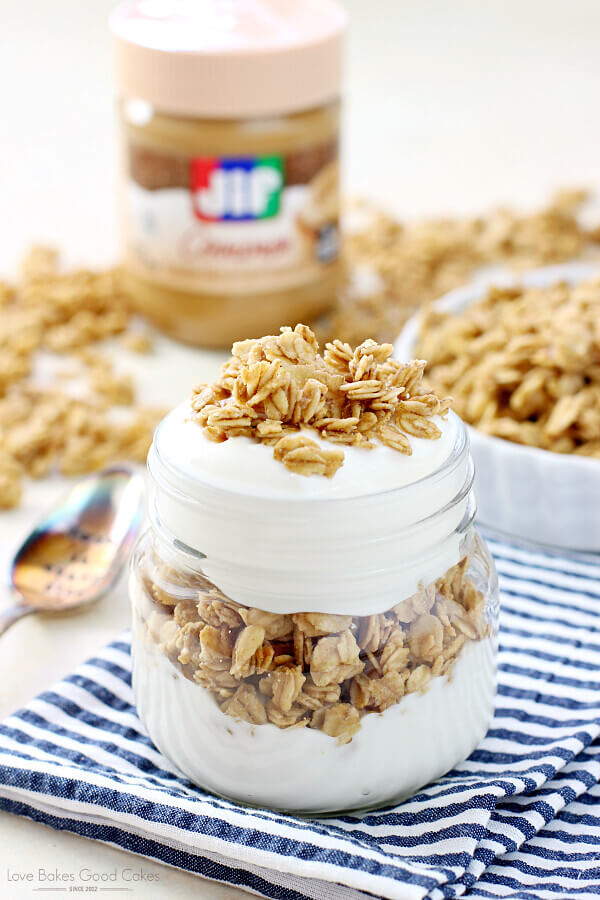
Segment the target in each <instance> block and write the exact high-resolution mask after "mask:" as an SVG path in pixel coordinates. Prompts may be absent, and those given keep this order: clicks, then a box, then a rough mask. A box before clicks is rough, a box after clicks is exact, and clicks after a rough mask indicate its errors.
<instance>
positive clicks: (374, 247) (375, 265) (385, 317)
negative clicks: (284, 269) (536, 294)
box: [313, 190, 600, 344]
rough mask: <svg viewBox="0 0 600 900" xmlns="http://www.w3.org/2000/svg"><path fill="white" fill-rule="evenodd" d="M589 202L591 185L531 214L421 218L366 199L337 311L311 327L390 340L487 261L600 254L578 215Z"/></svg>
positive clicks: (355, 339)
mask: <svg viewBox="0 0 600 900" xmlns="http://www.w3.org/2000/svg"><path fill="white" fill-rule="evenodd" d="M586 200H587V192H586V191H582V190H566V191H561V192H560V193H558V194H557V195H556V196H555V197H554V198H553V199H552V201H551V202H550V204H549V205H548V206H547V207H546V208H544V209H542V210H540V211H538V212H534V213H531V214H528V215H518V214H517V213H516V212H514V211H511V210H509V209H498V210H495V211H492V212H490V213H488V214H486V215H482V216H477V217H475V218H471V219H460V218H443V219H442V218H437V219H429V220H426V221H423V222H416V223H412V222H407V223H405V222H401V221H399V220H398V219H397V218H395V217H394V216H392V215H389V214H387V213H384V212H382V211H381V210H377V209H373V208H372V207H370V206H369V205H368V204H362V206H361V207H360V208H359V209H358V212H359V214H361V215H360V218H361V220H363V221H361V223H360V225H359V227H358V228H356V229H354V230H352V229H350V231H349V233H348V234H347V235H346V237H345V252H346V261H347V268H348V271H349V279H348V282H347V284H346V286H345V288H344V290H343V291H342V292H341V293H340V296H339V297H338V299H337V302H336V304H335V306H334V308H333V310H332V312H331V313H330V314H329V315H328V316H326V317H325V318H323V319H321V320H319V322H318V323H316V324H315V325H314V326H313V327H314V328H315V331H316V332H317V335H318V337H319V340H320V341H322V342H325V341H326V340H330V339H331V336H332V335H334V336H336V337H339V338H341V339H342V340H344V341H348V342H349V343H351V344H359V343H360V342H361V341H363V340H364V339H365V338H366V337H373V338H375V339H377V340H378V341H393V340H395V339H396V337H397V336H398V334H399V333H400V331H401V329H402V326H403V325H404V323H405V322H406V320H407V319H408V318H409V317H410V316H411V315H412V314H413V313H414V312H415V310H416V309H418V307H419V306H420V305H421V304H422V303H426V302H427V301H430V300H435V299H437V298H438V297H441V296H442V294H444V293H446V291H449V290H452V289H453V288H456V287H459V286H460V285H462V284H465V283H466V282H468V281H469V280H470V279H471V277H472V275H473V273H474V272H475V271H476V270H477V269H479V268H481V267H483V266H489V265H499V264H500V265H504V266H507V267H508V268H512V269H517V270H523V269H526V268H534V267H536V266H543V265H548V264H549V263H559V262H565V261H566V260H570V259H576V258H577V259H581V258H582V257H585V256H586V255H590V254H592V253H595V254H596V256H597V254H598V246H597V245H598V244H599V243H600V229H599V228H598V227H595V228H591V229H588V228H587V227H586V226H585V225H584V224H583V223H582V222H581V220H580V212H581V208H582V206H583V204H584V202H585V201H586ZM365 213H366V215H365ZM350 224H351V223H350ZM361 269H364V270H367V271H369V272H370V273H371V275H372V276H374V277H371V278H369V279H368V280H369V282H372V281H375V284H374V285H371V284H369V286H368V289H367V290H362V289H360V290H358V289H357V288H356V286H355V285H354V283H353V282H354V274H355V272H356V271H357V270H361Z"/></svg>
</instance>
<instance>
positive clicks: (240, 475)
mask: <svg viewBox="0 0 600 900" xmlns="http://www.w3.org/2000/svg"><path fill="white" fill-rule="evenodd" d="M190 415H191V410H190V407H189V405H188V404H183V405H182V406H179V407H177V408H176V409H175V410H174V411H173V412H172V413H171V414H170V415H168V416H167V418H166V419H165V420H164V421H163V422H162V423H161V425H160V426H159V428H158V430H157V433H156V436H155V441H154V444H153V447H152V449H151V451H150V455H149V457H148V465H149V468H150V472H151V474H152V476H153V482H154V487H155V492H154V497H153V500H152V503H153V510H152V511H153V515H154V516H155V518H156V519H157V520H158V528H159V530H161V531H162V532H163V533H166V534H168V535H170V537H171V541H172V542H173V541H177V542H178V543H179V544H184V545H186V546H188V547H190V548H193V550H194V551H197V552H200V553H201V554H203V555H204V557H205V558H204V559H203V561H202V564H201V565H202V570H203V572H204V573H205V575H206V576H207V577H208V578H210V579H211V580H212V581H213V582H214V583H215V584H216V585H217V586H218V587H219V588H220V589H221V590H222V591H223V592H224V593H225V594H227V596H229V597H231V598H232V599H234V600H236V601H237V602H239V603H242V604H244V605H245V606H256V607H258V608H259V609H265V610H268V611H270V612H280V613H290V612H298V611H299V610H303V611H312V612H331V613H341V614H348V615H371V614H374V613H377V612H384V611H386V610H388V609H390V607H392V606H394V605H395V604H396V603H398V602H400V600H402V599H404V598H406V597H408V596H410V595H411V594H413V593H414V592H415V591H416V590H417V589H418V587H419V584H420V583H424V584H427V583H429V582H431V581H433V580H435V579H436V578H438V577H440V576H441V575H443V574H444V573H445V572H446V571H447V570H448V569H449V568H450V567H451V566H453V565H455V563H457V562H458V561H459V559H460V553H461V547H460V540H461V535H460V533H458V532H457V528H458V526H459V523H460V522H461V521H462V520H463V519H464V518H465V516H467V517H468V514H469V510H470V506H469V503H470V501H469V498H468V496H467V489H468V487H469V486H470V478H471V475H472V470H471V463H470V459H469V454H468V446H467V441H466V437H465V431H464V426H463V425H462V423H461V422H460V420H459V419H458V418H457V417H456V416H455V415H453V414H450V415H449V416H448V419H447V420H442V419H439V420H436V421H437V422H438V424H439V427H440V429H441V432H442V434H441V437H440V438H439V439H438V440H423V439H419V438H411V443H412V446H413V453H412V455H411V456H406V455H404V454H402V453H399V452H397V451H395V450H391V449H390V448H389V447H385V446H383V445H379V446H376V447H375V448H374V449H372V450H365V449H360V448H356V447H345V448H344V455H345V459H344V464H343V465H342V466H341V468H340V469H339V470H338V471H337V472H336V474H335V475H334V476H333V478H325V477H323V476H319V475H311V476H309V477H304V476H302V475H298V474H296V473H294V472H290V471H289V470H288V469H286V467H285V466H284V465H283V464H282V463H280V462H278V461H276V460H275V459H274V458H273V448H272V447H268V446H265V445H263V444H259V443H255V442H253V441H252V440H250V439H247V438H231V439H230V440H228V441H225V442H224V443H221V444H217V443H214V442H213V441H210V440H209V439H208V438H207V437H206V436H205V434H204V432H203V430H202V428H201V427H200V425H198V424H197V423H196V422H193V421H191V419H190ZM310 434H311V436H313V432H310ZM324 443H326V442H324ZM327 446H330V447H331V446H334V445H332V444H327ZM163 552H164V553H167V554H168V548H164V551H163ZM173 562H174V564H176V560H174V561H173Z"/></svg>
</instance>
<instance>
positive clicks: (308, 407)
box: [192, 325, 450, 478]
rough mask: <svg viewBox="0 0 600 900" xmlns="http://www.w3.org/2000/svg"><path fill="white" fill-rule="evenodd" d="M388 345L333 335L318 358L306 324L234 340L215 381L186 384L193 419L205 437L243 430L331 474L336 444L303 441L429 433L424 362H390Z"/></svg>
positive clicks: (385, 439) (290, 460)
mask: <svg viewBox="0 0 600 900" xmlns="http://www.w3.org/2000/svg"><path fill="white" fill-rule="evenodd" d="M392 350H393V348H392V345H391V344H378V343H377V342H376V341H373V340H366V341H363V343H362V344H361V345H360V346H359V347H356V349H354V348H352V347H351V346H350V345H349V344H346V343H344V342H343V341H339V340H334V341H332V342H331V343H328V344H326V345H325V350H324V353H323V355H322V356H321V355H320V353H319V345H318V343H317V340H316V338H315V335H314V333H313V332H312V331H311V329H310V328H308V327H307V326H306V325H296V327H295V328H294V329H292V328H290V327H283V328H282V329H281V334H279V335H266V336H265V337H262V338H257V339H252V340H245V341H238V342H237V343H235V344H234V345H233V348H232V353H233V355H232V357H231V358H230V359H229V360H227V362H226V363H225V364H224V365H223V367H222V368H221V375H220V378H219V380H218V381H216V382H213V383H212V384H201V385H200V386H198V387H197V388H195V389H194V391H193V395H192V409H193V411H194V418H195V420H196V421H197V422H198V424H199V425H201V426H202V427H203V429H204V432H205V434H206V435H207V437H209V438H210V439H211V440H213V441H226V440H228V439H230V438H236V437H249V438H252V439H254V440H256V441H259V442H261V443H263V444H269V445H272V446H273V455H274V457H275V459H276V460H278V461H279V462H281V463H283V465H285V466H286V467H287V468H288V469H290V470H291V471H293V472H296V473H298V474H300V475H306V476H308V475H315V474H316V475H325V476H327V477H328V478H331V477H332V476H333V475H335V473H336V471H337V470H338V469H339V467H340V466H341V465H342V464H343V461H344V454H343V451H342V450H334V449H328V448H327V447H325V446H323V444H319V443H318V442H317V441H315V440H313V439H312V438H311V437H310V436H309V434H310V432H311V431H312V432H314V434H315V435H318V436H319V437H320V438H322V439H323V440H324V441H326V442H329V443H333V444H342V445H344V444H346V445H353V446H358V447H364V448H372V447H374V446H375V443H376V442H379V443H382V444H385V445H386V446H388V447H391V448H392V449H394V450H398V451H399V452H400V453H405V454H409V455H410V454H411V452H412V449H411V442H410V438H411V437H418V438H429V439H432V440H435V439H436V438H438V437H439V436H440V430H439V428H438V426H437V425H436V423H435V421H433V420H434V417H435V416H444V415H445V414H446V412H447V411H448V407H449V403H450V398H448V397H446V398H444V399H440V398H439V397H438V396H437V395H436V394H435V393H433V392H431V391H426V390H425V389H424V388H423V386H422V383H421V380H422V376H423V370H424V368H425V362H424V361H423V360H413V361H412V362H410V363H399V362H397V361H396V360H395V359H392V358H391V354H392Z"/></svg>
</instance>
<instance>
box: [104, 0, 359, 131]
mask: <svg viewBox="0 0 600 900" xmlns="http://www.w3.org/2000/svg"><path fill="white" fill-rule="evenodd" d="M346 21H347V17H346V13H345V11H344V9H343V8H342V6H340V4H339V3H337V2H336V0H127V2H125V3H122V4H120V5H119V6H118V7H117V8H116V9H115V10H114V12H113V13H112V15H111V18H110V28H111V31H112V34H113V38H114V45H115V58H116V69H117V79H118V83H119V89H120V92H121V95H122V96H124V97H126V98H128V99H140V100H145V101H147V102H148V103H150V104H151V105H152V106H154V107H155V108H156V109H157V110H160V111H161V112H163V113H172V114H175V115H177V114H179V115H182V116H194V117H199V118H249V117H254V116H264V115H276V114H279V115H281V114H285V113H292V112H298V111H300V110H303V109H310V108H311V107H315V106H319V105H322V104H324V103H327V102H328V101H330V100H333V99H335V98H336V97H337V96H338V95H339V93H340V82H341V49H342V37H343V33H344V31H345V28H346Z"/></svg>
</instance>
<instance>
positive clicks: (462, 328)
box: [395, 263, 600, 552]
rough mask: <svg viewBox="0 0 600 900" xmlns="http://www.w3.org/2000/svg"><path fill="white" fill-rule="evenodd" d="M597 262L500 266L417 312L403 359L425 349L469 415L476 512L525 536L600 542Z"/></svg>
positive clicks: (434, 378)
mask: <svg viewBox="0 0 600 900" xmlns="http://www.w3.org/2000/svg"><path fill="white" fill-rule="evenodd" d="M599 276H600V271H599V269H598V267H597V266H594V265H592V264H585V263H568V264H564V265H560V266H551V267H547V268H543V269H535V270H531V271H529V272H526V273H524V274H522V275H520V276H510V275H508V274H507V275H505V276H501V277H499V276H496V277H494V278H493V280H491V281H486V280H481V281H479V282H477V283H473V284H470V285H466V286H465V287H464V288H460V289H458V290H455V291H452V292H451V293H449V294H447V295H445V296H444V297H442V298H441V299H440V300H439V301H437V302H436V303H434V304H433V305H432V307H431V308H430V309H429V310H427V311H425V312H424V313H422V314H421V315H418V316H414V317H413V318H412V319H411V320H410V321H409V322H408V323H407V324H406V326H405V328H404V329H403V331H402V333H401V335H400V337H399V338H398V340H397V342H396V345H395V352H396V355H397V357H398V358H399V359H407V358H411V355H412V354H413V353H415V352H417V351H419V352H421V351H422V352H423V353H427V354H429V357H430V365H429V368H428V370H427V374H426V378H427V379H429V384H430V385H432V386H434V387H437V388H439V387H440V386H441V385H444V389H445V390H448V392H449V393H451V394H452V395H453V396H454V398H455V408H456V409H457V411H458V412H459V414H460V415H461V416H462V417H463V418H464V420H465V421H466V422H467V424H468V428H469V436H470V440H471V446H472V453H473V458H474V461H475V467H476V492H477V499H478V517H479V520H480V521H481V522H482V523H483V524H484V525H486V526H488V527H490V528H493V529H495V530H497V531H500V532H502V533H505V534H508V535H513V536H515V537H518V538H520V539H523V540H525V541H530V542H533V543H538V544H544V545H549V546H556V547H559V548H565V549H574V550H582V551H591V552H597V551H598V550H600V464H599V462H600V459H599V457H600V280H599Z"/></svg>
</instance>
